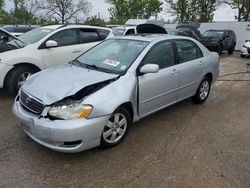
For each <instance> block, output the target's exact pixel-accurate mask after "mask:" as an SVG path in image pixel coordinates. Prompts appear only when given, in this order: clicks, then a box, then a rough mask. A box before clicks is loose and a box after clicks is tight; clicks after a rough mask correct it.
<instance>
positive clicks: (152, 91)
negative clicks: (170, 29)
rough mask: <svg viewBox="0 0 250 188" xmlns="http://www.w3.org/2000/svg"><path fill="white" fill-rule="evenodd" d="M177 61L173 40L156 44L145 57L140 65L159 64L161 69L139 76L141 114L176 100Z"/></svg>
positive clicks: (177, 82) (177, 81)
mask: <svg viewBox="0 0 250 188" xmlns="http://www.w3.org/2000/svg"><path fill="white" fill-rule="evenodd" d="M175 62H176V61H175V53H174V48H173V44H172V42H171V41H165V42H161V43H159V44H157V45H155V46H154V47H152V49H151V50H150V51H149V53H148V54H147V55H146V57H145V58H144V60H143V62H142V64H141V65H140V67H141V66H143V65H146V64H157V65H159V68H160V70H159V72H158V73H148V74H143V75H139V76H138V84H139V89H138V91H139V95H138V96H139V99H138V101H139V115H140V116H144V115H147V114H149V113H151V112H154V111H156V110H158V109H161V108H163V107H165V106H167V105H169V104H171V103H174V102H175V101H176V99H177V94H178V86H179V74H178V70H177V68H176V64H175Z"/></svg>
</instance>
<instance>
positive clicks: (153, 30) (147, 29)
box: [136, 23, 168, 34]
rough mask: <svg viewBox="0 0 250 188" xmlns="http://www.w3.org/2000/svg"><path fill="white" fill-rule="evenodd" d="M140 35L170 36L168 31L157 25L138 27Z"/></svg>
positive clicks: (141, 25)
mask: <svg viewBox="0 0 250 188" xmlns="http://www.w3.org/2000/svg"><path fill="white" fill-rule="evenodd" d="M136 30H137V33H138V34H139V33H140V34H148V33H149V34H168V33H167V31H166V29H165V28H163V27H161V26H158V25H155V24H150V23H149V24H140V25H138V26H137V27H136Z"/></svg>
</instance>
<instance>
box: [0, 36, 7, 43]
mask: <svg viewBox="0 0 250 188" xmlns="http://www.w3.org/2000/svg"><path fill="white" fill-rule="evenodd" d="M1 39H2V40H3V42H8V41H9V37H8V36H2V37H1Z"/></svg>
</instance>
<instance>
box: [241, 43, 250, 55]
mask: <svg viewBox="0 0 250 188" xmlns="http://www.w3.org/2000/svg"><path fill="white" fill-rule="evenodd" d="M240 56H241V57H248V56H250V41H249V42H246V43H245V44H244V45H243V46H242V48H241V53H240Z"/></svg>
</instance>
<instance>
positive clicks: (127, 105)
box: [115, 102, 134, 121]
mask: <svg viewBox="0 0 250 188" xmlns="http://www.w3.org/2000/svg"><path fill="white" fill-rule="evenodd" d="M119 108H125V109H126V110H128V112H129V114H130V116H131V119H132V121H133V120H134V109H133V104H132V103H131V102H125V103H122V104H121V105H119V106H118V107H117V108H116V109H115V111H116V110H117V109H119Z"/></svg>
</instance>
